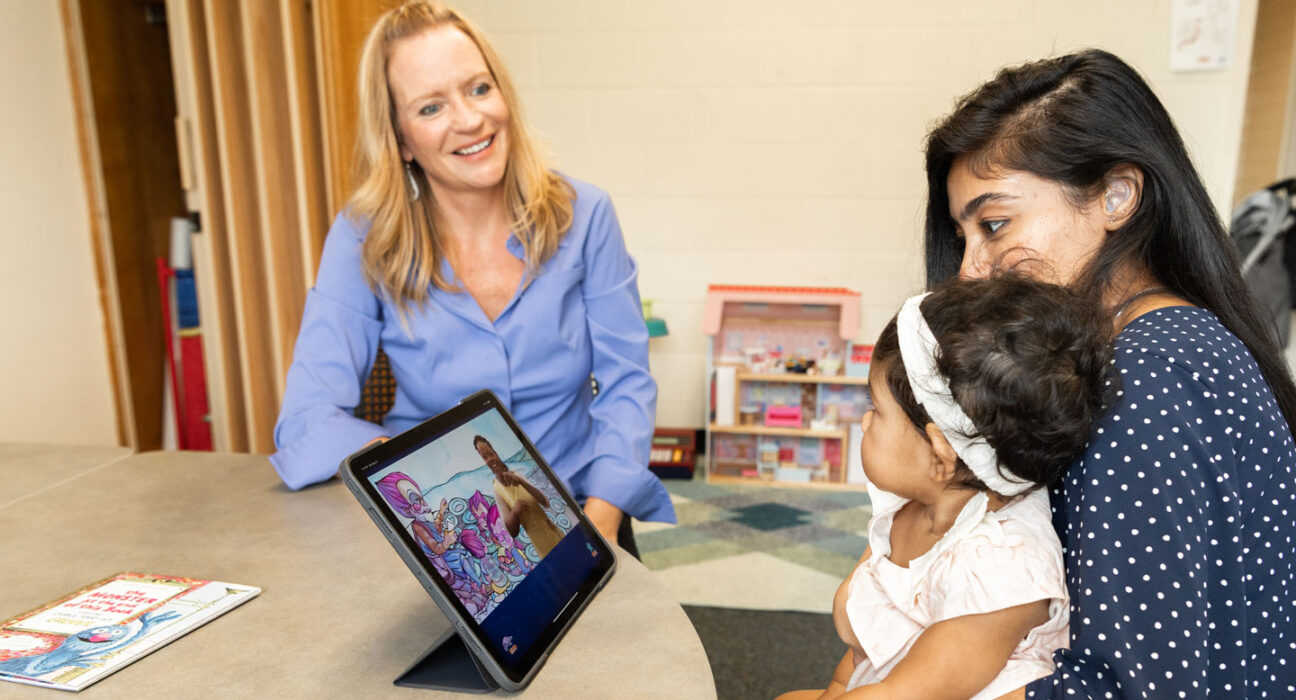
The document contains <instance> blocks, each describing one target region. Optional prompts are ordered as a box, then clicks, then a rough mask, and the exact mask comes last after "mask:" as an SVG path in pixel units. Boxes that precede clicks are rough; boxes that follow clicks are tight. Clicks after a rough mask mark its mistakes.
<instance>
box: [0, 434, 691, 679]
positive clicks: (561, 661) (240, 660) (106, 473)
mask: <svg viewBox="0 0 1296 700" xmlns="http://www.w3.org/2000/svg"><path fill="white" fill-rule="evenodd" d="M69 454H73V455H76V454H77V453H75V452H72V453H69ZM83 456H84V455H83ZM39 461H40V459H39V458H38V457H36V456H34V455H32V454H29V453H28V452H25V451H23V450H20V449H10V448H5V449H0V484H3V485H5V486H8V485H9V484H11V483H19V482H21V483H23V484H25V485H26V486H24V488H28V489H31V486H30V485H29V480H27V478H26V477H22V478H19V477H15V476H14V475H12V474H9V472H10V471H12V470H14V469H17V468H20V467H22V466H24V465H28V464H31V463H34V462H39ZM49 461H50V463H51V464H53V463H57V462H58V461H59V460H57V459H52V460H49ZM79 463H83V462H79ZM69 464H70V463H69ZM76 471H77V468H76V467H72V466H68V465H67V464H64V465H62V466H61V467H57V468H53V469H51V473H53V474H55V476H54V478H53V480H51V481H49V482H48V483H47V484H46V485H45V486H43V487H41V489H42V490H29V492H28V493H27V495H25V496H19V497H17V498H6V499H3V500H0V542H3V552H4V562H5V565H4V567H3V568H4V574H3V575H0V618H3V617H10V616H12V615H16V614H18V613H21V612H24V611H26V610H28V609H31V608H34V607H37V606H39V605H41V604H43V603H45V602H47V601H49V600H51V599H54V598H57V597H59V596H60V595H63V594H65V593H69V592H71V591H73V590H76V589H78V588H80V587H82V586H85V585H86V584H88V583H91V582H94V581H97V580H99V579H101V578H104V577H106V576H108V575H110V574H113V573H116V572H118V571H139V572H147V573H162V574H172V575H177V576H187V577H192V578H205V579H214V580H220V581H227V582H232V583H240V584H247V585H253V586H258V587H260V588H261V589H262V593H261V595H260V596H259V597H258V598H255V599H253V600H252V601H251V602H249V603H247V604H246V605H244V606H242V607H240V608H236V609H235V610H233V611H231V612H229V613H227V614H226V615H224V616H222V617H220V618H217V619H216V620H214V621H213V622H211V623H210V624H209V625H207V626H205V627H202V628H199V629H197V630H195V631H193V632H190V633H189V634H188V635H186V636H184V637H181V638H179V639H177V640H175V641H174V642H172V643H171V644H168V645H167V646H165V647H163V648H161V649H160V650H158V651H157V652H155V653H153V654H151V655H150V656H147V657H145V658H143V659H141V660H139V661H137V662H135V663H134V664H131V665H130V666H127V667H125V668H124V669H122V670H120V671H118V672H117V673H115V674H113V675H111V676H108V677H107V678H105V679H103V680H101V681H99V682H98V683H96V684H95V685H92V686H90V687H89V688H88V689H86V690H85V691H83V692H82V693H81V694H80V695H83V696H88V697H92V698H93V697H132V698H141V697H175V696H191V695H197V696H200V697H202V696H223V697H224V696H242V697H307V696H314V697H365V698H370V697H387V696H400V697H407V698H418V697H429V698H430V697H463V696H462V695H453V694H449V693H440V692H436V691H427V690H417V689H410V688H400V687H396V686H393V685H392V679H394V678H395V677H396V676H397V675H399V674H400V673H401V672H402V671H403V670H404V669H405V668H406V667H407V666H408V665H409V664H410V663H412V662H413V661H414V660H415V659H416V658H417V657H418V656H420V655H421V654H422V652H423V651H424V650H425V649H426V647H427V646H428V644H429V643H430V642H431V641H432V640H433V639H435V638H436V637H437V636H439V635H440V634H441V633H442V632H443V631H444V630H445V629H447V628H448V626H449V623H448V622H447V621H446V619H445V618H444V617H443V616H442V615H441V613H440V612H439V611H438V610H437V608H436V605H435V604H434V603H433V602H432V600H431V599H430V598H429V597H428V596H427V593H426V592H425V591H424V590H423V589H422V588H421V587H420V586H419V584H418V582H417V581H416V580H415V579H414V577H413V576H412V575H411V574H410V573H409V570H408V569H406V568H405V565H404V564H403V563H402V562H401V561H400V559H399V558H398V557H397V556H396V553H395V552H394V551H392V549H391V547H390V546H389V545H388V544H387V542H386V540H385V539H384V538H383V536H382V535H381V533H379V532H378V530H377V528H375V527H374V525H373V523H372V522H371V521H370V520H369V518H368V517H367V516H366V515H365V513H364V511H363V510H361V508H360V507H359V505H358V504H357V503H356V502H355V500H354V499H353V498H352V497H351V495H350V494H349V493H348V492H347V490H346V489H345V488H344V487H343V486H342V485H341V484H340V483H339V482H338V481H337V480H334V481H332V482H330V483H327V484H324V485H321V486H317V487H313V488H309V489H306V490H304V491H301V492H297V493H293V492H290V491H288V489H287V488H285V487H284V486H282V485H281V484H280V482H279V479H278V477H277V476H276V475H275V474H274V471H273V469H271V467H270V465H269V463H268V462H267V461H266V459H265V458H264V457H256V456H248V455H229V454H211V453H194V452H155V453H149V454H141V455H133V456H129V457H126V458H124V459H117V460H116V461H112V460H111V459H106V460H104V462H103V463H101V464H100V465H99V466H97V467H87V468H81V469H80V471H79V474H76V475H74V474H73V473H74V472H76ZM60 475H61V476H60ZM6 493H7V492H6ZM59 692H61V691H53V690H47V689H42V688H32V687H27V686H20V685H17V684H11V683H0V696H3V697H10V696H13V697H44V698H47V699H48V698H52V697H55V696H56V695H57V693H59ZM497 694H502V693H497ZM520 696H525V697H528V698H533V697H534V698H600V699H603V698H715V697H716V693H715V687H714V683H713V680H712V677H711V669H710V666H709V665H708V663H707V658H706V652H705V651H704V650H703V648H702V644H701V642H700V641H699V640H698V637H697V633H696V632H695V631H694V630H693V627H692V625H691V624H690V622H689V619H688V617H687V616H686V615H685V614H684V611H683V609H681V608H680V606H679V604H678V603H677V602H676V601H675V600H674V598H673V597H672V596H671V594H670V592H669V591H668V590H667V589H666V588H665V586H663V585H662V584H661V583H659V582H658V581H657V580H656V579H655V578H654V577H653V575H652V574H651V572H649V571H648V570H647V569H645V568H644V566H643V565H642V564H640V563H639V562H638V561H636V560H635V559H634V558H633V557H630V556H628V555H626V554H625V553H624V552H620V553H619V557H618V567H617V573H616V575H615V576H613V577H612V580H611V581H610V582H609V583H608V586H607V588H606V589H605V590H604V591H603V592H601V593H600V594H599V595H598V597H597V598H595V600H594V601H593V603H592V604H591V605H590V607H589V608H588V609H587V610H586V611H585V613H584V614H583V615H582V616H581V618H580V619H579V620H578V621H577V623H576V625H575V626H574V627H573V628H572V629H571V631H570V632H569V633H568V634H567V636H566V637H565V638H564V639H563V641H562V642H561V643H560V644H559V646H558V648H557V650H556V651H555V652H554V655H553V656H552V657H551V658H550V659H549V661H548V662H547V663H546V665H545V666H544V668H543V669H542V670H541V671H540V673H539V674H538V675H537V677H536V679H535V681H534V682H533V683H532V684H531V686H530V687H529V688H528V689H527V690H526V691H524V692H523V693H521V694H520Z"/></svg>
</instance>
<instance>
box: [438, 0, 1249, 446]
mask: <svg viewBox="0 0 1296 700" xmlns="http://www.w3.org/2000/svg"><path fill="white" fill-rule="evenodd" d="M1241 5H1242V9H1241V12H1240V16H1239V18H1238V24H1237V30H1236V35H1235V40H1234V60H1233V64H1232V67H1231V68H1229V69H1227V70H1224V71H1218V72H1210V73H1173V72H1171V71H1170V69H1169V56H1170V20H1171V0H1146V1H1140V2H1127V1H1121V0H1095V1H1091V2H1084V3H1077V2H1068V1H1064V0H985V1H982V2H974V1H970V0H926V1H924V2H919V3H899V2H876V1H872V0H867V1H866V0H804V1H801V2H789V1H786V0H785V1H783V2H775V1H773V0H544V2H537V1H536V0H465V1H463V2H458V3H457V6H458V7H459V8H460V9H462V10H463V11H464V12H465V13H466V14H468V16H469V17H471V18H472V19H473V20H474V21H475V22H477V23H478V24H479V25H480V26H482V27H483V28H484V29H485V30H486V32H487V33H488V34H489V35H490V36H491V38H492V40H493V41H494V42H495V43H496V44H497V46H498V48H499V49H500V50H501V51H502V53H503V54H504V56H505V59H506V60H507V61H508V63H509V67H510V70H511V71H512V72H513V74H514V76H515V78H516V79H517V81H518V83H519V84H520V86H521V89H522V92H523V99H524V100H525V107H526V110H527V112H528V114H529V116H530V118H531V121H532V122H533V124H534V125H535V126H536V128H537V129H538V130H539V131H540V132H541V133H542V134H543V135H544V136H545V137H546V141H547V143H548V146H549V148H550V150H551V151H552V153H553V155H554V156H555V161H556V163H557V164H558V166H559V167H560V168H561V169H562V170H564V171H566V172H568V173H570V174H571V175H574V176H576V177H579V178H581V179H584V180H588V181H591V182H594V183H596V184H598V185H600V186H602V187H604V188H605V189H607V190H609V191H610V192H611V193H612V197H613V200H614V201H615V203H616V206H617V210H618V212H619V213H620V217H621V223H622V225H623V227H624V229H625V232H626V238H627V241H628V244H629V246H630V249H631V252H632V253H633V254H634V256H635V257H636V258H637V259H638V261H639V264H640V268H641V272H640V290H641V291H642V293H643V295H644V296H645V297H646V298H649V299H653V300H655V307H654V310H655V313H656V315H658V316H661V317H663V318H665V319H666V321H667V323H668V324H669V326H670V335H668V336H666V337H664V338H658V339H654V340H653V341H652V366H653V373H654V374H655V375H656V376H657V379H658V381H659V383H660V386H661V398H660V402H659V404H658V409H657V415H658V424H659V425H672V426H695V427H700V426H701V425H702V423H703V419H704V406H705V392H704V385H703V371H704V370H703V365H704V353H705V350H704V345H703V336H702V335H701V331H700V325H701V307H702V302H703V297H704V295H705V292H706V286H707V284H708V283H713V282H714V283H737V284H786V285H821V286H843V287H850V288H853V289H857V290H859V291H861V292H863V294H864V298H865V302H864V310H863V312H862V313H863V318H862V323H861V330H860V336H861V337H860V340H863V341H865V342H871V340H872V338H873V337H874V336H875V335H876V334H877V333H878V331H880V330H881V328H882V326H883V325H884V324H885V322H886V320H887V319H888V318H890V316H891V314H892V313H894V311H895V309H896V308H897V307H898V305H899V303H900V302H901V301H902V300H903V299H904V297H906V296H907V295H909V294H911V293H913V292H915V291H917V290H919V289H920V288H921V286H922V273H921V271H922V263H921V243H920V231H921V214H920V212H921V210H922V208H923V206H924V204H923V202H924V183H923V173H922V157H921V149H922V139H923V135H924V133H925V132H926V130H927V128H928V126H929V125H930V123H931V122H932V121H933V120H935V119H938V118H939V117H940V116H941V115H943V114H945V113H946V112H948V111H949V110H950V109H951V108H952V106H953V103H954V100H955V99H956V98H957V97H958V96H959V95H961V94H962V93H964V92H966V91H967V90H969V89H971V88H972V87H975V86H976V85H977V84H979V83H980V82H982V81H984V80H985V79H987V78H989V77H991V76H992V75H993V74H994V72H995V70H997V69H998V68H999V67H1001V66H1003V65H1006V64H1011V63H1019V62H1022V61H1025V60H1030V59H1035V58H1041V57H1045V56H1049V55H1054V54H1058V53H1065V52H1066V51H1068V50H1072V49H1075V48H1079V47H1085V46H1097V47H1101V48H1105V49H1108V50H1110V51H1113V52H1115V53H1116V54H1118V55H1120V56H1122V57H1124V58H1125V59H1126V60H1128V61H1130V62H1131V63H1132V64H1134V65H1135V66H1137V67H1138V68H1139V69H1140V70H1142V71H1143V73H1144V74H1145V75H1146V76H1147V77H1148V78H1149V80H1150V81H1151V82H1152V84H1153V86H1154V87H1155V88H1156V90H1157V92H1158V93H1159V94H1160V96H1161V98H1162V100H1163V101H1164V102H1165V103H1166V105H1167V107H1168V108H1169V110H1170V112H1171V114H1172V115H1173V116H1174V118H1175V119H1176V121H1177V122H1178V124H1179V126H1180V128H1181V130H1182V132H1183V134H1184V136H1185V139H1186V140H1187V142H1188V144H1189V147H1190V148H1191V149H1192V152H1193V155H1194V157H1195V158H1196V160H1197V163H1198V166H1199V168H1200V169H1201V171H1202V174H1203V176H1204V178H1205V180H1206V184H1207V187H1208V188H1209V190H1210V192H1211V195H1212V198H1213V199H1214V201H1215V202H1216V203H1217V206H1219V205H1223V206H1225V207H1227V206H1228V203H1229V202H1231V201H1232V187H1233V182H1234V180H1235V175H1236V172H1237V160H1238V157H1237V153H1238V148H1239V143H1240V133H1241V124H1242V109H1243V98H1244V95H1245V92H1246V79H1247V70H1248V66H1249V57H1250V47H1251V37H1252V32H1253V27H1254V22H1255V14H1256V2H1255V0H1243V2H1242V3H1241Z"/></svg>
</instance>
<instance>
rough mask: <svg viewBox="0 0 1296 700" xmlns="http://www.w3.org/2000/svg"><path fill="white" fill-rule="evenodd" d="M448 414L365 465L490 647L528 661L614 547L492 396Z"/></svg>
mask: <svg viewBox="0 0 1296 700" xmlns="http://www.w3.org/2000/svg"><path fill="white" fill-rule="evenodd" d="M451 414H452V415H451V416H450V417H449V418H450V419H449V420H448V421H446V422H444V424H435V423H436V421H433V422H432V423H434V424H435V425H429V424H424V426H426V428H425V430H426V429H427V428H431V429H432V432H431V433H427V432H424V433H423V434H420V435H417V436H416V437H417V439H416V440H415V444H414V445H413V446H412V447H410V448H409V449H405V450H402V451H401V452H398V453H396V454H394V455H392V456H391V457H389V458H386V459H382V460H381V461H380V462H378V463H377V464H375V465H371V466H368V467H366V468H364V469H363V470H362V475H363V478H364V479H365V480H366V481H367V482H368V483H369V485H371V486H372V488H373V490H374V491H375V492H376V493H374V494H373V500H374V501H375V502H376V503H377V504H378V506H379V507H380V508H383V509H384V510H385V511H386V513H385V514H386V515H387V516H388V519H389V521H391V522H392V523H393V524H399V526H400V527H401V528H402V529H403V532H402V533H401V535H402V539H406V540H407V545H410V544H412V545H413V547H414V548H415V550H416V551H417V552H418V553H419V554H420V555H421V561H422V562H424V563H425V564H426V565H427V566H428V567H429V568H430V569H431V570H432V571H433V572H435V575H436V576H437V578H438V579H439V581H440V583H442V584H444V585H443V586H442V590H443V591H446V589H448V591H449V593H450V595H451V596H452V600H453V601H454V603H455V604H456V605H457V607H458V608H460V611H461V614H462V615H464V619H465V620H467V619H469V618H471V620H472V621H473V622H475V623H476V626H477V628H478V631H479V632H480V635H479V636H480V637H481V638H482V640H483V641H484V642H485V643H486V645H487V646H488V647H489V649H490V652H491V653H492V654H493V655H494V656H495V657H496V659H497V660H499V661H500V663H501V664H503V665H504V666H506V667H510V668H512V669H514V670H516V669H525V668H527V667H529V666H530V664H531V663H532V662H533V661H534V660H535V658H536V657H537V656H538V655H539V654H540V653H541V652H543V651H544V649H545V648H546V647H547V645H548V644H549V642H550V641H551V640H552V639H553V637H554V636H555V635H556V634H557V632H558V631H560V630H561V628H562V626H563V622H564V612H565V611H567V609H568V608H578V607H579V606H573V605H572V603H573V602H574V601H576V600H578V599H579V598H580V597H581V596H582V595H584V594H585V593H583V591H582V588H583V587H589V586H592V584H593V582H595V581H597V576H596V575H593V574H594V572H595V570H596V569H598V570H606V569H607V568H608V566H610V565H611V562H610V558H611V553H610V552H609V551H607V550H606V549H604V547H603V545H602V543H601V542H598V541H596V540H595V539H594V538H593V537H592V536H591V535H590V534H589V533H587V532H586V531H585V529H584V527H585V526H582V523H581V521H580V519H579V518H578V517H577V514H576V512H575V510H576V508H577V507H578V506H577V505H576V504H575V503H573V502H572V501H570V500H569V499H568V498H566V497H565V496H564V493H563V492H560V490H559V489H558V488H556V487H555V484H554V481H553V478H551V476H550V474H551V473H552V472H550V471H549V470H548V469H547V466H542V463H541V459H540V458H539V457H538V456H537V455H536V454H534V453H533V452H532V451H531V450H530V449H529V443H527V442H524V440H523V438H522V437H521V436H520V435H519V433H518V432H517V431H515V430H514V429H513V427H512V425H511V424H510V421H508V420H506V419H505V417H504V415H503V414H502V413H501V412H500V411H499V409H498V408H497V407H496V406H495V405H493V401H492V402H487V407H486V408H485V410H484V411H480V412H478V411H472V410H461V411H452V412H451ZM454 414H464V415H454ZM419 430H420V429H418V428H416V429H415V430H414V431H412V432H415V433H417V432H418V431H419ZM393 442H395V441H393ZM393 447H397V448H399V446H397V445H393ZM573 612H574V610H573Z"/></svg>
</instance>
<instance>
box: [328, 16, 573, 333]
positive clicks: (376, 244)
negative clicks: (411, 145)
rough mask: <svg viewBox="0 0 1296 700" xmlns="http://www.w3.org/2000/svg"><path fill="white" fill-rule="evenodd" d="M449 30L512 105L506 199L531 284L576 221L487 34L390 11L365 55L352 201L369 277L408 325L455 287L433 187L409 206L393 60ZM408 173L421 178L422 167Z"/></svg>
mask: <svg viewBox="0 0 1296 700" xmlns="http://www.w3.org/2000/svg"><path fill="white" fill-rule="evenodd" d="M443 26H452V27H454V28H456V29H458V30H459V31H461V32H463V33H464V35H465V36H467V37H468V38H469V39H471V40H472V42H473V43H474V44H476V45H477V48H478V50H480V51H481V54H482V58H483V59H485V61H486V68H487V69H488V70H489V71H490V74H491V77H492V78H493V79H494V80H495V85H496V87H497V88H498V90H499V92H500V96H501V97H502V98H503V100H504V104H505V105H506V106H507V107H508V111H509V117H508V126H507V128H508V132H509V153H508V160H507V163H506V165H505V168H504V180H503V182H504V197H505V200H504V201H505V206H506V207H507V209H508V213H509V216H510V218H511V219H512V226H513V231H514V233H515V234H516V235H517V237H518V239H519V240H520V241H521V242H522V249H523V251H524V252H525V258H526V264H527V272H526V274H527V276H528V277H532V276H534V275H535V273H536V270H537V269H538V268H539V266H540V265H541V264H542V263H544V261H546V260H548V259H549V257H550V256H552V255H553V254H554V251H556V250H557V249H558V243H559V242H560V241H561V240H562V237H563V235H564V234H565V233H566V232H567V229H568V228H570V227H571V220H572V198H573V197H574V196H575V193H574V192H573V191H572V188H571V187H570V186H569V185H568V184H567V182H566V181H564V180H563V179H562V178H561V177H559V176H558V175H556V174H554V173H553V172H552V171H550V170H549V168H548V166H547V164H546V163H545V159H544V158H543V156H542V154H541V153H540V150H539V148H538V146H537V144H536V142H535V139H534V137H533V136H532V135H531V130H530V129H529V128H528V127H527V124H526V120H525V119H524V118H523V114H522V105H521V102H520V100H518V97H517V90H516V88H514V86H513V81H512V80H511V79H510V78H509V74H508V70H507V69H505V67H504V64H503V62H502V61H500V58H499V55H498V54H497V53H495V49H494V48H493V47H491V45H490V42H488V41H487V40H486V37H485V36H484V35H483V34H482V33H481V31H480V30H479V29H477V27H475V26H473V24H472V23H471V22H469V21H468V20H467V19H466V18H465V17H464V16H463V15H461V14H459V13H458V12H456V11H454V10H452V9H450V8H448V7H445V6H444V5H440V4H437V3H434V2H428V1H426V0H415V1H413V2H407V3H405V4H403V5H401V6H400V7H397V8H395V9H393V10H390V11H388V12H386V13H385V14H383V16H382V17H380V18H379V19H378V21H377V22H376V23H374V26H373V29H371V30H370V31H369V36H368V38H366V39H365V44H364V49H363V51H362V52H361V54H360V70H359V76H358V79H357V87H358V89H359V97H360V109H359V114H358V118H357V123H356V151H355V165H354V170H355V172H354V178H353V182H355V190H354V191H353V192H352V194H351V199H350V201H349V202H348V203H347V204H348V206H349V207H350V209H351V213H352V215H353V216H356V217H358V218H360V217H362V218H365V219H368V220H369V222H370V228H369V234H368V236H367V237H366V238H365V242H364V246H363V248H362V251H361V260H362V264H363V267H364V275H365V279H366V280H367V281H368V282H369V285H370V287H372V288H373V289H374V290H375V292H385V293H387V294H388V295H389V296H390V298H391V300H392V302H393V304H394V305H395V306H396V309H397V311H398V313H399V314H400V316H401V320H402V322H404V320H405V317H406V315H407V314H408V312H409V310H410V308H411V307H412V306H419V305H422V304H423V303H425V302H426V301H427V298H428V288H429V285H433V284H434V285H436V286H437V287H438V288H439V289H445V290H450V289H451V287H450V285H449V283H448V282H447V280H446V279H445V277H444V276H443V275H442V274H441V256H442V255H443V252H442V248H441V242H440V241H439V239H438V236H437V230H436V225H435V217H434V216H433V213H434V211H435V210H434V207H435V206H436V204H435V202H434V201H433V197H432V195H431V193H430V192H428V191H427V189H428V188H427V187H426V186H425V187H423V188H422V190H423V194H422V196H420V197H419V198H418V199H415V200H411V199H410V195H411V194H412V193H411V192H410V191H409V190H408V189H407V185H406V179H407V178H406V175H405V172H404V163H403V161H402V158H401V153H400V138H399V135H398V134H399V130H398V128H397V126H396V113H395V109H394V108H393V106H392V96H391V88H390V86H389V85H388V82H387V61H388V59H389V58H390V57H391V52H392V48H393V47H394V46H395V44H396V43H397V42H399V41H401V40H402V39H406V38H409V37H413V36H417V35H419V34H422V33H424V32H426V31H429V30H432V29H436V28H438V27H443ZM409 167H410V168H412V169H413V172H414V174H415V176H416V177H418V178H419V179H422V169H421V168H420V167H419V165H418V163H411V164H410V166H409ZM424 182H426V180H424Z"/></svg>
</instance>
